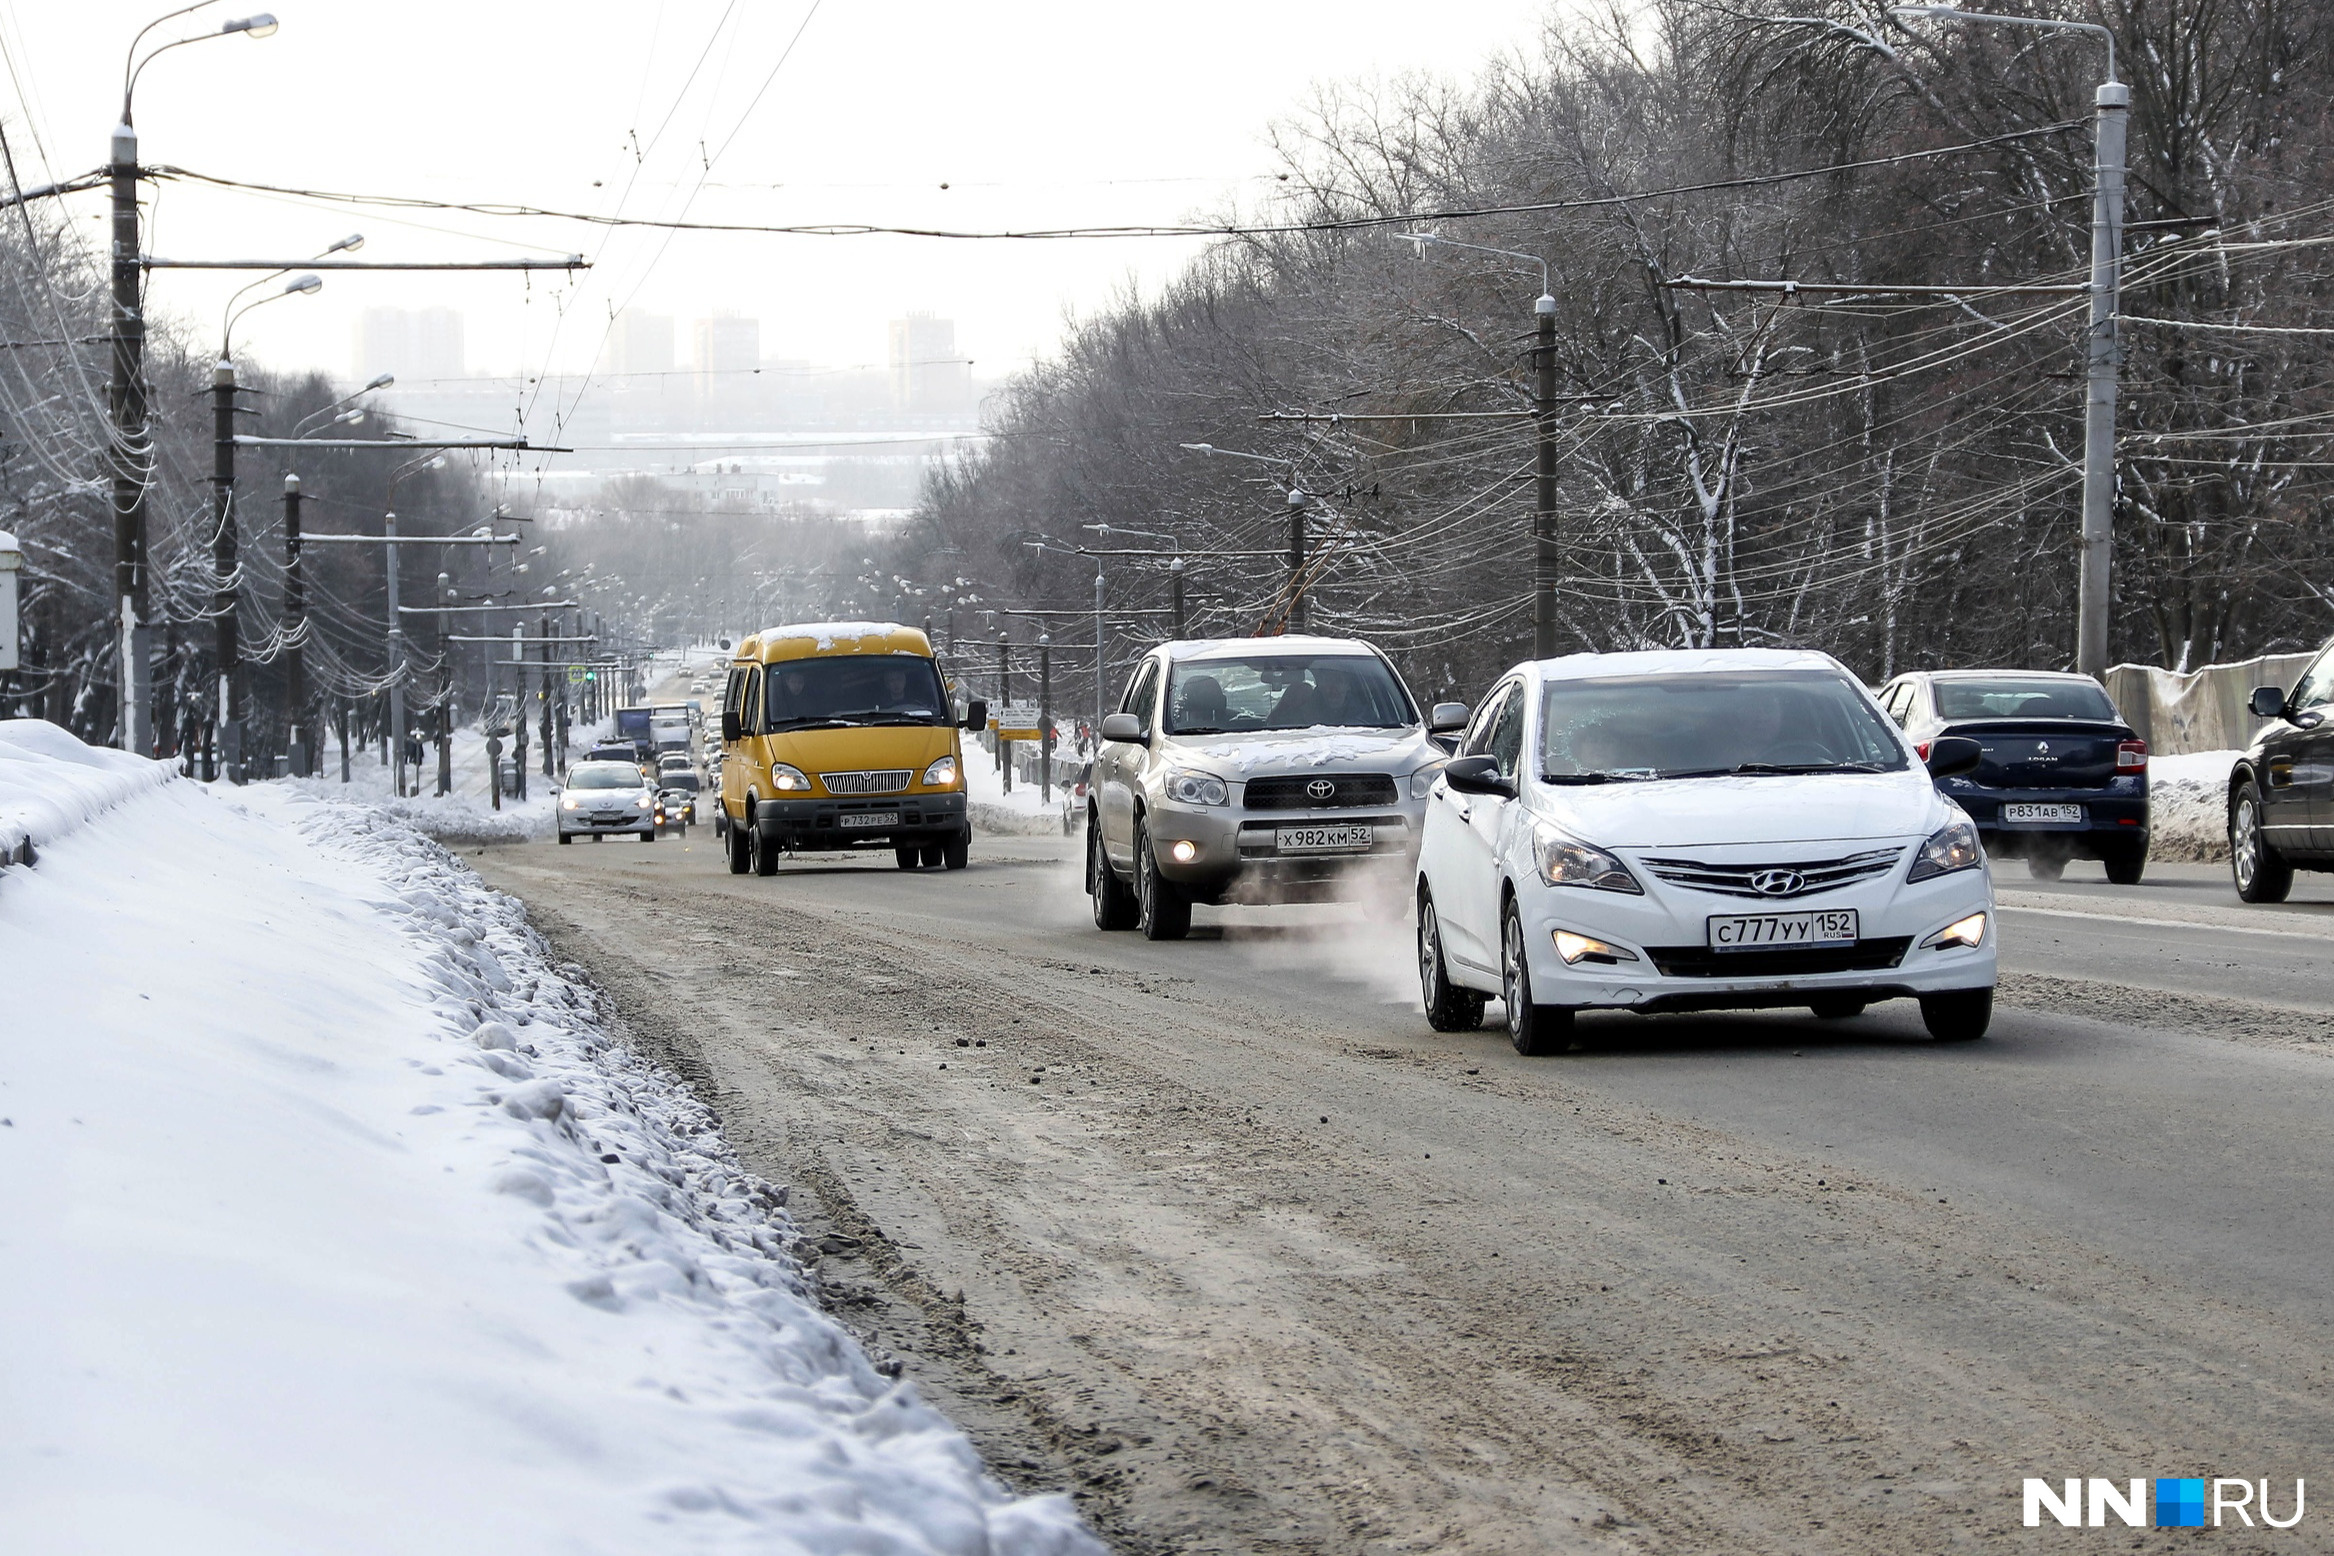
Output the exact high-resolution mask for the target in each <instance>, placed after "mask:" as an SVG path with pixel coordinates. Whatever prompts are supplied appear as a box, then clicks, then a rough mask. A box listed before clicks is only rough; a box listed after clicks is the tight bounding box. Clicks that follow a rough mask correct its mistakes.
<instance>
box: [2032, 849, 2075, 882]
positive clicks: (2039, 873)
mask: <svg viewBox="0 0 2334 1556" xmlns="http://www.w3.org/2000/svg"><path fill="white" fill-rule="evenodd" d="M2026 873H2027V874H2028V875H2031V876H2033V877H2034V878H2035V879H2036V880H2038V881H2055V880H2057V879H2058V878H2059V877H2060V876H2062V875H2064V874H2066V873H2067V862H2066V860H2064V859H2063V858H2061V857H2059V856H2058V855H2057V854H2044V853H2033V854H2028V855H2027V856H2026Z"/></svg>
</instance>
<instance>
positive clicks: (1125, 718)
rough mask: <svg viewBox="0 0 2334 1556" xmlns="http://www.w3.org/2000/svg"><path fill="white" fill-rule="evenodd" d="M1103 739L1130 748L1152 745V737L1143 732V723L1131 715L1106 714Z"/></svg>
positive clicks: (1103, 719) (1103, 720)
mask: <svg viewBox="0 0 2334 1556" xmlns="http://www.w3.org/2000/svg"><path fill="white" fill-rule="evenodd" d="M1102 738H1103V739H1105V740H1114V741H1117V742H1118V743H1119V744H1120V745H1128V746H1147V745H1149V744H1150V743H1151V737H1150V736H1149V735H1147V734H1145V733H1144V731H1143V721H1142V720H1141V719H1138V718H1136V717H1135V716H1134V715H1133V714H1131V713H1105V714H1104V715H1103V716H1102Z"/></svg>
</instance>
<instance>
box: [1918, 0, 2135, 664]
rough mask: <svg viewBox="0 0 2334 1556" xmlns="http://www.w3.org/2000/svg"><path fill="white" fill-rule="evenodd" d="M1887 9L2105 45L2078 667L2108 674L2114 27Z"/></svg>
mask: <svg viewBox="0 0 2334 1556" xmlns="http://www.w3.org/2000/svg"><path fill="white" fill-rule="evenodd" d="M1888 14H1889V15H1891V16H1896V17H1914V16H1926V17H1930V18H1933V19H1935V20H1938V21H1955V22H1988V23H1992V24H1994V25H1997V26H2002V27H2040V28H2045V29H2048V30H2051V31H2055V32H2082V33H2090V34H2091V35H2093V36H2094V37H2097V38H2100V39H2103V40H2105V42H2106V44H2107V79H2106V80H2105V81H2103V82H2101V83H2100V84H2099V88H2098V90H2097V91H2096V92H2095V93H2093V94H2092V103H2093V106H2094V107H2095V109H2096V116H2095V117H2094V119H2093V120H2092V125H2093V129H2092V175H2091V327H2090V331H2089V340H2088V348H2087V361H2086V364H2085V368H2086V371H2085V374H2084V377H2085V392H2084V396H2083V531H2082V544H2081V548H2080V550H2079V551H2078V553H2077V570H2076V592H2075V668H2076V669H2077V670H2079V671H2081V672H2082V673H2083V674H2085V675H2089V676H2104V675H2105V674H2106V673H2107V617H2108V610H2109V605H2110V603H2111V602H2110V599H2109V590H2110V588H2111V587H2112V584H2113V567H2114V563H2115V392H2116V372H2117V370H2118V368H2119V367H2120V366H2121V362H2122V350H2121V343H2120V341H2119V340H2118V339H2117V330H2116V324H2115V312H2116V308H2117V307H2118V305H2119V302H2120V297H2119V293H2120V290H2121V287H2122V268H2123V172H2124V135H2125V131H2126V129H2127V128H2128V126H2127V122H2126V119H2127V115H2128V114H2129V113H2130V111H2131V88H2130V87H2128V86H2126V85H2124V84H2123V83H2122V82H2121V81H2118V80H2117V79H2116V78H2115V34H2114V32H2113V31H2112V30H2110V29H2108V28H2106V27H2102V26H2100V25H2099V24H2098V23H2097V22H2062V21H2057V20H2055V19H2052V18H2049V17H2041V16H2003V15H2000V14H1999V13H1997V12H1993V11H1964V10H1962V9H1961V8H1959V7H1958V6H1950V5H1900V6H1892V7H1890V8H1889V13H1888Z"/></svg>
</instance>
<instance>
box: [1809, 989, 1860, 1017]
mask: <svg viewBox="0 0 2334 1556" xmlns="http://www.w3.org/2000/svg"><path fill="white" fill-rule="evenodd" d="M1869 1003H1870V1001H1868V1000H1860V999H1855V998H1853V997H1851V996H1848V995H1844V994H1842V995H1834V996H1832V997H1830V998H1828V999H1820V1000H1813V1001H1810V1002H1809V1004H1808V1007H1807V1008H1808V1009H1810V1010H1812V1011H1814V1012H1815V1018H1816V1020H1818V1021H1845V1020H1847V1019H1848V1018H1849V1017H1851V1016H1861V1015H1862V1014H1864V1007H1865V1006H1866V1005H1867V1004H1869Z"/></svg>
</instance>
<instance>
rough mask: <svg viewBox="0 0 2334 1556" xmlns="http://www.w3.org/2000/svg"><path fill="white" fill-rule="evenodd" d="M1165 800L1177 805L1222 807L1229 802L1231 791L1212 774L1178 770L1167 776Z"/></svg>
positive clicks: (1221, 780) (1222, 781) (1185, 769)
mask: <svg viewBox="0 0 2334 1556" xmlns="http://www.w3.org/2000/svg"><path fill="white" fill-rule="evenodd" d="M1167 798H1169V799H1171V800H1173V801H1174V802H1175V803H1176V804H1178V805H1222V804H1225V803H1227V802H1228V801H1230V799H1231V798H1232V791H1231V789H1230V787H1229V786H1227V785H1226V784H1225V782H1224V780H1223V779H1221V778H1218V777H1217V776H1216V775H1215V774H1214V773H1195V772H1192V771H1190V770H1189V769H1187V768H1178V769H1176V770H1175V771H1174V772H1171V773H1169V774H1168V775H1167Z"/></svg>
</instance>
